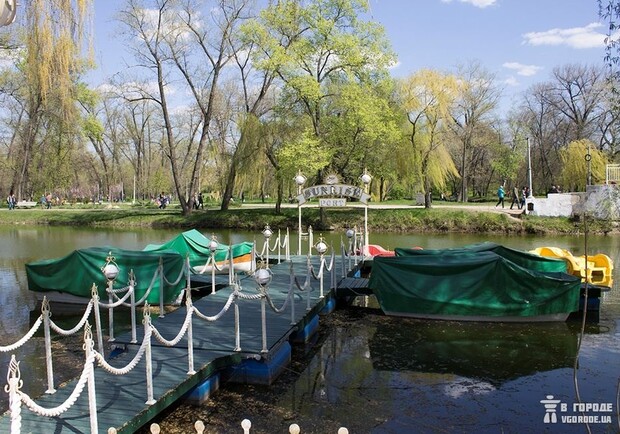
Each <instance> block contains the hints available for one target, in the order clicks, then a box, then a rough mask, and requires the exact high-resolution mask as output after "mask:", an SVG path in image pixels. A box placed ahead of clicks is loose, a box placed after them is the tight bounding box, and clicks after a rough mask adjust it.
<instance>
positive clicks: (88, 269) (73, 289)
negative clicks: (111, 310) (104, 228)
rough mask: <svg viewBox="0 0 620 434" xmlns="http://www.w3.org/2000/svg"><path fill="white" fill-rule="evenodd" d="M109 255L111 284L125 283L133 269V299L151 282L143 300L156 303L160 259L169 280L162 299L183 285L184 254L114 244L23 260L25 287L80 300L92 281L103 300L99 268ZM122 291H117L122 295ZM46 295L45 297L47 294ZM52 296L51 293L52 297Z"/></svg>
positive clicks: (175, 295)
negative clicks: (114, 274) (113, 268)
mask: <svg viewBox="0 0 620 434" xmlns="http://www.w3.org/2000/svg"><path fill="white" fill-rule="evenodd" d="M109 255H111V256H113V257H114V261H115V263H116V265H117V266H118V268H119V274H118V276H117V278H116V279H115V280H114V286H113V287H114V288H115V289H117V288H124V287H126V286H127V285H128V284H129V271H130V270H133V272H134V275H135V278H136V289H135V290H136V300H140V299H141V298H142V297H143V296H144V294H145V293H146V291H147V290H148V288H149V286H150V285H151V283H152V284H153V288H152V290H151V292H150V293H149V296H148V298H147V302H148V303H150V304H158V303H159V292H160V289H161V288H160V285H161V279H160V278H159V277H157V278H156V279H155V280H153V276H154V275H155V274H156V273H157V270H158V267H159V263H160V259H161V261H162V265H163V272H164V276H165V277H166V279H167V280H168V281H169V282H175V281H177V280H178V283H177V284H176V285H173V286H171V285H168V284H166V283H164V289H163V290H164V303H166V304H170V303H173V302H174V301H176V300H177V298H178V297H179V295H180V294H181V291H182V290H183V288H184V287H185V286H186V285H187V278H186V277H181V278H180V279H179V278H178V277H179V275H180V274H181V273H183V272H184V269H185V258H184V257H183V256H182V255H180V254H178V253H176V252H173V251H158V252H153V253H149V252H143V251H133V250H124V249H119V248H115V247H90V248H86V249H78V250H74V251H73V252H71V253H69V254H68V255H67V256H65V257H63V258H59V259H46V260H41V261H36V262H30V263H28V264H26V278H27V279H28V288H29V289H30V290H31V291H34V292H40V293H44V294H43V295H46V294H45V293H48V294H51V293H52V292H59V293H62V294H68V295H72V296H76V297H84V298H85V300H83V302H88V299H90V298H91V288H92V286H93V283H94V284H95V285H97V289H98V292H99V297H100V298H101V300H102V301H103V302H106V303H107V300H108V295H107V293H106V287H107V281H106V278H105V276H104V275H103V272H102V271H101V268H102V267H103V266H104V265H105V264H106V258H107V257H108V256H109ZM122 295H123V293H121V294H119V296H122ZM48 298H49V297H48ZM52 298H54V297H52ZM55 300H56V301H65V302H80V300H79V299H73V298H70V297H67V298H62V297H56V298H55Z"/></svg>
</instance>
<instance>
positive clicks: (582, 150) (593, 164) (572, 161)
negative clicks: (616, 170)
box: [560, 140, 607, 191]
mask: <svg viewBox="0 0 620 434" xmlns="http://www.w3.org/2000/svg"><path fill="white" fill-rule="evenodd" d="M588 155H589V156H590V161H588V160H587V158H586V157H587V156H588ZM560 157H561V158H562V185H563V186H564V188H565V189H568V190H569V191H585V189H586V185H591V184H592V183H595V184H596V183H602V182H604V181H605V166H606V164H607V159H606V158H605V156H604V155H603V153H602V152H600V151H599V150H598V149H596V147H595V146H594V144H593V143H592V142H590V141H588V140H576V141H574V142H571V143H569V144H568V146H567V147H566V148H565V149H562V151H561V152H560Z"/></svg>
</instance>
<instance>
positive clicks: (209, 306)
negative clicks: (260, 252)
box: [0, 256, 364, 434]
mask: <svg viewBox="0 0 620 434" xmlns="http://www.w3.org/2000/svg"><path fill="white" fill-rule="evenodd" d="M311 262H312V265H313V267H314V270H315V272H316V273H318V270H319V266H320V259H319V258H318V257H313V258H311ZM291 263H292V268H293V271H294V273H295V275H296V276H298V281H299V284H300V285H303V283H304V280H305V276H306V274H307V257H306V256H293V257H291ZM291 263H289V262H282V263H281V264H275V265H272V266H271V270H272V272H273V278H272V281H271V283H270V284H269V295H270V298H271V300H272V301H273V303H274V304H275V306H276V307H278V308H279V307H281V306H282V305H283V303H284V302H285V300H286V298H287V294H288V290H289V286H290V284H291V278H290V272H289V271H290V268H289V267H291V265H290V264H291ZM343 266H345V265H344V264H342V263H341V261H339V260H336V261H335V263H334V273H335V280H336V281H338V282H342V283H343V288H349V290H350V291H356V290H360V288H362V287H363V286H364V282H362V281H361V279H360V281H357V280H356V279H351V278H344V279H343V278H342V276H343V270H342V267H343ZM331 281H332V280H331V279H330V274H329V273H327V272H326V273H325V277H324V281H323V282H324V287H323V288H324V295H325V296H324V297H323V298H320V297H319V289H318V288H319V281H317V280H313V281H312V288H313V290H312V291H311V292H310V304H308V301H307V293H308V291H305V292H300V291H299V290H297V288H295V291H294V294H295V295H294V297H293V300H294V312H295V315H294V318H293V319H292V318H291V307H290V303H289V306H288V307H287V309H286V310H285V311H284V312H283V313H281V314H277V313H276V312H274V311H273V310H272V309H271V308H269V307H267V309H266V315H267V321H266V324H267V327H266V330H267V333H266V336H267V349H268V351H267V352H266V353H265V352H261V351H262V350H263V347H262V345H263V344H262V326H261V324H262V323H261V301H260V300H245V299H239V300H238V306H239V311H240V347H241V349H240V350H239V351H235V344H236V342H235V319H234V309H233V307H232V306H231V307H230V309H229V310H227V311H226V312H225V313H224V314H223V315H222V316H221V318H219V319H218V320H217V321H213V322H207V321H204V320H201V319H199V318H197V317H196V316H193V319H192V333H193V340H192V342H193V361H194V370H195V371H196V372H195V374H191V375H190V374H188V369H189V362H188V340H187V334H186V335H185V336H184V337H183V338H182V339H181V340H180V341H179V342H178V343H177V345H175V346H174V347H167V346H164V345H162V344H160V343H159V341H158V340H156V339H154V338H152V339H151V360H152V372H153V392H154V393H153V395H154V396H153V398H154V400H155V403H153V404H151V405H147V404H146V401H147V391H146V385H145V383H146V364H145V358H144V357H143V358H142V359H141V360H140V361H139V362H138V364H137V366H136V368H135V369H133V370H131V371H130V372H129V373H127V374H125V375H120V376H115V375H113V374H111V373H108V372H107V371H105V370H104V369H102V368H101V367H96V368H95V385H96V402H97V407H96V408H97V427H98V429H97V431H98V432H99V433H107V432H108V428H110V427H115V428H116V429H117V430H118V432H119V433H132V432H135V431H136V430H137V429H138V428H140V427H141V426H143V425H145V424H147V423H148V422H149V421H150V420H152V419H153V418H155V417H156V416H157V415H158V414H159V413H160V412H162V411H163V410H165V409H166V408H167V407H169V406H170V405H171V404H173V403H174V402H175V401H177V400H178V399H180V398H183V397H185V396H186V395H187V394H188V393H189V392H191V391H192V390H193V389H195V388H196V386H199V385H201V384H203V383H205V381H207V380H208V379H210V378H213V377H214V376H217V375H219V372H223V370H226V369H227V368H231V367H234V366H239V365H240V364H241V363H242V362H243V361H244V360H250V359H251V360H261V359H262V360H270V358H271V357H276V353H277V351H278V349H279V348H280V347H282V346H283V345H284V344H286V343H287V342H288V340H289V337H290V336H291V335H292V334H294V333H297V332H298V331H299V330H303V328H304V327H305V326H306V325H307V324H308V323H309V322H310V321H313V320H314V321H316V319H315V318H316V317H317V315H318V313H319V312H320V311H321V310H322V309H323V308H324V307H325V306H326V304H327V303H328V302H329V300H330V299H331V298H332V297H333V296H334V288H332V287H333V286H334V285H332V284H330V282H331ZM218 283H220V282H218ZM293 285H294V284H293ZM241 286H242V291H243V293H247V294H257V290H256V283H255V282H254V280H253V279H251V278H246V279H244V280H242V281H241ZM338 286H339V285H336V287H338ZM232 292H233V288H232V287H230V286H223V285H220V289H219V290H218V291H217V292H216V293H215V294H209V295H208V296H205V297H203V298H201V299H199V300H196V301H194V306H195V307H196V308H197V309H198V310H199V311H200V312H201V313H203V314H204V315H208V316H213V315H216V314H217V313H218V312H220V311H221V310H222V308H223V306H224V305H225V304H226V302H227V300H228V298H229V296H230V295H231V293H232ZM308 306H310V308H309V309H307V307H308ZM186 316H187V311H186V308H185V307H184V306H183V307H180V308H179V309H177V310H175V311H173V312H171V313H168V314H166V316H165V317H163V318H158V317H155V316H154V317H153V318H152V321H153V325H154V326H155V328H156V329H157V330H158V331H159V333H160V334H161V335H162V336H163V337H164V338H165V339H168V340H173V339H174V338H175V337H176V336H177V334H178V333H179V331H180V330H181V328H182V326H183V324H184V321H185V319H186ZM138 330H139V334H138V339H137V341H138V343H137V344H136V343H131V336H130V333H129V332H127V333H124V334H120V335H119V336H117V337H116V340H115V342H114V345H115V346H116V347H118V348H122V349H124V351H122V352H121V353H120V354H119V355H118V356H116V357H114V358H112V359H111V360H108V362H109V363H110V364H112V365H113V366H115V367H119V368H121V367H124V366H126V365H127V364H128V363H129V362H130V361H131V360H132V359H133V358H134V357H135V356H136V354H137V352H138V349H139V347H140V344H141V343H142V338H143V333H144V331H143V329H142V328H141V327H139V328H138ZM107 355H108V354H106V356H107ZM18 360H19V356H18ZM26 380H27V378H26ZM77 383H78V379H75V380H72V381H69V382H67V383H65V384H63V385H62V386H57V388H58V390H57V391H56V393H54V394H51V395H44V396H42V397H39V398H37V399H36V402H37V404H38V405H41V406H42V407H44V408H52V407H56V406H60V405H62V404H63V403H64V402H65V401H66V400H67V398H68V397H69V395H70V394H71V393H72V392H73V391H74V388H75V386H76V384H77ZM10 424H11V419H10V413H8V412H7V413H5V414H4V415H2V416H1V417H0V432H6V433H8V432H11V430H10ZM90 424H91V422H90V416H89V402H88V391H87V388H86V387H85V388H84V391H83V392H82V394H81V395H80V396H79V397H78V398H77V400H76V401H75V403H74V404H73V405H72V406H71V407H70V408H69V409H68V410H67V411H66V412H64V413H63V414H61V415H59V416H57V417H42V416H39V415H36V414H34V413H33V412H32V411H30V410H29V409H28V408H26V407H25V406H24V405H22V408H21V432H22V433H47V432H50V433H51V432H53V433H56V434H60V433H85V432H91V427H90V426H91V425H90Z"/></svg>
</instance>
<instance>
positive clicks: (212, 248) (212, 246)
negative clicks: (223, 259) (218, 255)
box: [209, 234, 220, 294]
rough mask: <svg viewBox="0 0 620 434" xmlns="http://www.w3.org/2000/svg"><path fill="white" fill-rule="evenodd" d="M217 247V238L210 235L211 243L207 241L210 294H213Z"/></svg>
mask: <svg viewBox="0 0 620 434" xmlns="http://www.w3.org/2000/svg"><path fill="white" fill-rule="evenodd" d="M219 245H220V244H219V243H218V242H217V237H216V236H215V235H214V234H211V241H209V251H210V252H211V294H215V252H216V250H217V248H218V247H219Z"/></svg>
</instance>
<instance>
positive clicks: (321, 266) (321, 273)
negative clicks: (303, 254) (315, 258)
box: [319, 255, 325, 298]
mask: <svg viewBox="0 0 620 434" xmlns="http://www.w3.org/2000/svg"><path fill="white" fill-rule="evenodd" d="M320 257H321V260H320V262H319V298H323V297H324V296H323V276H324V275H325V257H324V256H323V255H321V256H320Z"/></svg>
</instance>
